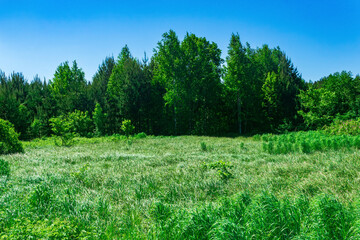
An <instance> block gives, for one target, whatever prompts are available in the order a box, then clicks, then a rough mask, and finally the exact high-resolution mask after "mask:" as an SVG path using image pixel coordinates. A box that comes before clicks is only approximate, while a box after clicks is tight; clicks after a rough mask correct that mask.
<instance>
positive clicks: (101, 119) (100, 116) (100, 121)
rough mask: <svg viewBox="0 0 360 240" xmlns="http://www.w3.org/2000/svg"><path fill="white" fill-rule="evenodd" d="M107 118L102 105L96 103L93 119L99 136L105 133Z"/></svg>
mask: <svg viewBox="0 0 360 240" xmlns="http://www.w3.org/2000/svg"><path fill="white" fill-rule="evenodd" d="M105 118H106V115H105V114H104V113H103V110H102V108H101V105H100V104H99V103H96V105H95V109H94V112H93V121H94V125H95V134H96V135H98V136H101V135H104V134H105Z"/></svg>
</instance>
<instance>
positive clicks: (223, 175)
mask: <svg viewBox="0 0 360 240" xmlns="http://www.w3.org/2000/svg"><path fill="white" fill-rule="evenodd" d="M204 167H205V168H209V169H214V170H216V171H217V173H218V176H219V178H220V179H221V180H223V181H228V180H229V179H230V178H233V177H234V176H233V174H232V173H231V172H230V169H231V168H233V165H231V163H229V162H224V161H217V162H213V163H208V164H206V163H205V164H204Z"/></svg>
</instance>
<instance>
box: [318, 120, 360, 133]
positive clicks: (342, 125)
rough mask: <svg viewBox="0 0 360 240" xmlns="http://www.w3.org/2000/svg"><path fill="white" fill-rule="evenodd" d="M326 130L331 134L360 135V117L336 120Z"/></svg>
mask: <svg viewBox="0 0 360 240" xmlns="http://www.w3.org/2000/svg"><path fill="white" fill-rule="evenodd" d="M324 131H325V132H326V133H328V134H331V135H352V136H357V135H360V119H351V120H335V121H334V122H333V123H332V124H330V125H329V126H325V127H324Z"/></svg>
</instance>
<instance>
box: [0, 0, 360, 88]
mask: <svg viewBox="0 0 360 240" xmlns="http://www.w3.org/2000/svg"><path fill="white" fill-rule="evenodd" d="M359 15H360V1H359V0H338V1H335V0H312V1H310V0H302V1H299V0H296V1H295V0H272V1H265V0H252V1H241V0H239V1H227V0H222V1H213V0H208V1H196V0H192V1H189V0H182V1H135V0H134V1H108V0H102V1H91V0H87V1H82V0H81V1H76V0H72V1H70V0H62V1H61V0H59V1H50V0H43V1H41V0H32V1H30V0H26V1H16V0H0V69H1V70H2V71H4V72H5V73H6V74H7V75H8V74H10V73H11V72H12V71H16V72H23V74H24V75H25V77H26V78H27V79H28V80H32V79H33V77H34V75H35V74H39V76H40V77H41V78H43V77H46V78H47V79H49V78H52V77H53V74H54V72H55V70H56V68H57V66H58V65H59V64H60V63H61V62H64V61H67V60H68V61H73V60H77V62H78V65H79V66H80V67H81V68H82V69H83V70H84V72H85V75H86V76H85V77H86V79H88V80H91V78H92V76H93V75H94V73H95V72H96V71H97V69H98V66H99V64H100V63H101V62H102V61H103V59H104V58H105V57H106V56H111V55H114V56H115V57H117V55H118V54H119V52H120V51H121V48H122V47H123V46H124V45H125V44H128V46H129V48H130V50H131V52H132V54H133V56H135V57H137V58H142V57H143V55H144V52H146V53H147V55H148V56H151V55H152V53H153V48H154V47H156V44H157V42H158V41H160V40H161V35H162V34H163V33H164V32H167V31H168V30H169V29H173V30H175V32H176V33H177V34H178V36H179V38H180V39H181V40H182V39H183V37H184V35H185V33H186V32H191V33H195V34H196V35H198V36H202V37H206V38H207V39H208V40H209V41H214V42H216V43H217V44H218V46H219V47H220V49H221V50H222V56H223V58H225V57H226V55H227V46H228V43H229V39H230V36H231V33H232V32H235V33H236V32H238V33H239V34H240V37H241V40H242V42H249V43H250V44H251V46H252V47H254V48H256V47H259V46H262V45H263V44H265V43H267V44H269V45H270V47H275V46H280V48H281V49H282V50H283V51H285V52H286V54H287V55H288V56H289V57H290V58H291V60H292V61H293V63H294V65H295V66H296V67H297V68H298V70H299V72H300V73H302V76H303V78H304V79H305V80H307V81H308V80H313V81H314V80H318V79H320V78H321V77H323V76H326V75H328V74H330V73H333V72H336V71H342V70H347V71H352V72H353V74H359V73H360V18H359Z"/></svg>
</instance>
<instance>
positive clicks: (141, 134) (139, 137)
mask: <svg viewBox="0 0 360 240" xmlns="http://www.w3.org/2000/svg"><path fill="white" fill-rule="evenodd" d="M146 137H147V135H146V133H144V132H141V133H138V134H136V135H135V136H134V138H135V139H141V138H146Z"/></svg>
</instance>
